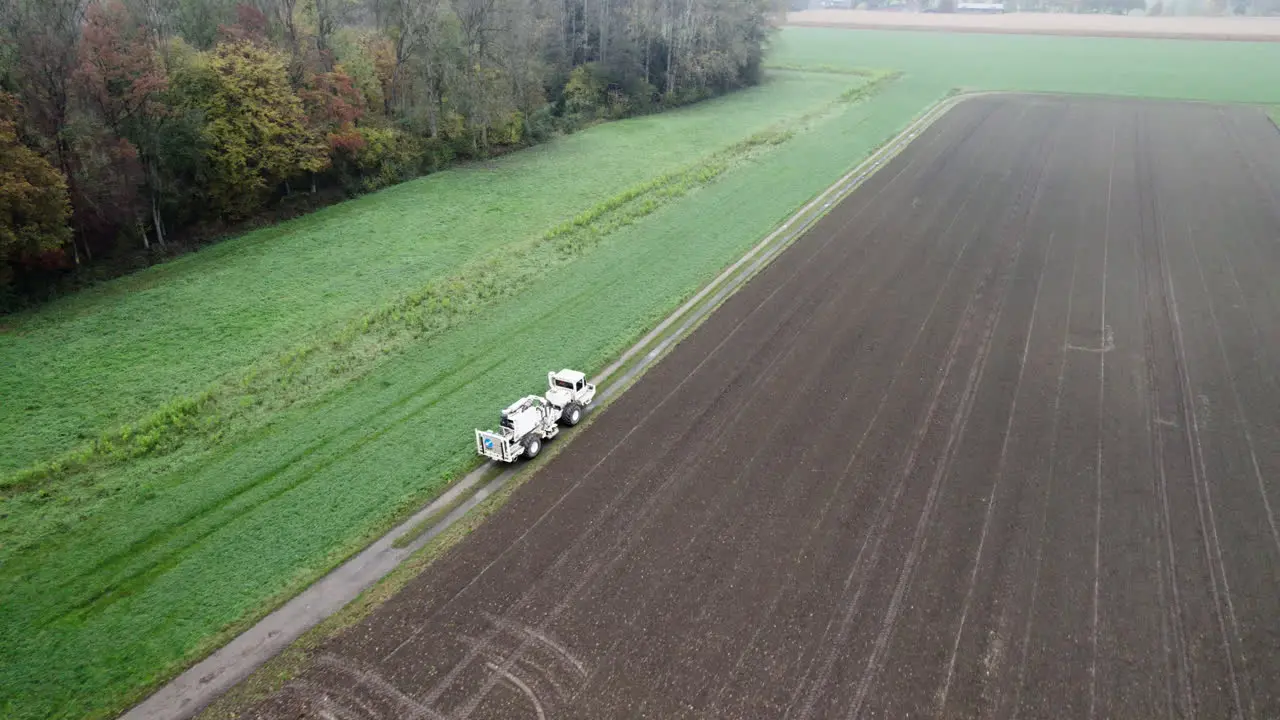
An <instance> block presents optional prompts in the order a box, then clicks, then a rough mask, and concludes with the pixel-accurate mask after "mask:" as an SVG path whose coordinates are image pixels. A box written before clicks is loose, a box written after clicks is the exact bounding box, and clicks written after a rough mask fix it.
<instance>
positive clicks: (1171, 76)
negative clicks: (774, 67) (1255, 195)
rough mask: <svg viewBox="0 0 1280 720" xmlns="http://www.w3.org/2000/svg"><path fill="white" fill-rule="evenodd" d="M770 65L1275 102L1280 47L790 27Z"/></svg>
mask: <svg viewBox="0 0 1280 720" xmlns="http://www.w3.org/2000/svg"><path fill="white" fill-rule="evenodd" d="M772 61H773V62H775V63H780V64H784V65H801V66H818V65H833V66H841V67H849V66H854V65H861V66H870V67H889V68H895V69H898V70H903V71H904V72H906V73H907V75H908V77H907V80H908V81H910V82H914V83H930V84H935V85H937V86H941V87H946V88H953V87H963V88H966V89H972V90H1035V91H1041V92H1063V93H1089V94H1106V95H1134V96H1141V97H1154V98H1169V99H1182V100H1210V101H1214V102H1243V103H1258V104H1269V103H1275V102H1276V101H1277V98H1280V82H1277V80H1278V79H1280V64H1277V63H1278V61H1280V43H1261V42H1214V41H1209V40H1156V39H1116V38H1086V37H1060V36H1045V35H979V34H971V33H965V34H958V33H943V32H913V31H883V30H848V29H838V28H788V29H787V30H786V31H785V32H783V33H782V34H781V36H780V38H779V40H778V42H777V43H776V45H775V47H774V50H773V56H772Z"/></svg>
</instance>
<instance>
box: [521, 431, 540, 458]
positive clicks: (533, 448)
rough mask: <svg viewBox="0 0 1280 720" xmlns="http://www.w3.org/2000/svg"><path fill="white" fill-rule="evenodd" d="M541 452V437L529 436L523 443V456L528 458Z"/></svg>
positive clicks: (534, 456)
mask: <svg viewBox="0 0 1280 720" xmlns="http://www.w3.org/2000/svg"><path fill="white" fill-rule="evenodd" d="M540 452H542V439H541V438H538V437H531V438H529V439H528V440H526V441H525V443H524V456H525V457H526V458H529V459H530V460H532V459H534V458H536V457H538V453H540Z"/></svg>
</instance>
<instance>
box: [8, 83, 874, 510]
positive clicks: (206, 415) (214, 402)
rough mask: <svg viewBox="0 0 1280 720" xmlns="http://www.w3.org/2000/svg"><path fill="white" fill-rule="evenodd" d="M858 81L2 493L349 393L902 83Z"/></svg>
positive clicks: (41, 486) (18, 480)
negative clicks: (822, 122) (837, 112)
mask: <svg viewBox="0 0 1280 720" xmlns="http://www.w3.org/2000/svg"><path fill="white" fill-rule="evenodd" d="M851 74H855V75H858V76H861V77H869V78H871V80H870V82H867V83H865V84H861V85H859V86H857V87H854V88H851V89H850V90H848V91H846V92H845V93H843V94H842V95H841V96H840V97H839V98H837V100H836V101H835V102H833V103H831V104H829V105H827V106H825V107H823V108H820V109H819V110H816V111H814V112H811V113H809V114H807V115H805V116H802V117H800V118H798V119H797V120H796V121H793V122H792V123H790V124H787V125H778V126H774V127H771V128H768V129H766V130H763V131H761V132H758V133H755V134H754V135H751V136H750V137H748V138H746V139H745V140H742V141H740V142H738V143H735V144H733V145H730V146H729V147H727V148H724V149H722V150H720V151H718V152H716V153H714V154H712V155H710V156H708V157H707V158H706V159H704V160H703V161H701V162H699V163H696V164H694V165H691V166H689V167H686V168H685V169H683V170H680V171H677V172H673V173H668V174H665V175H662V176H659V177H657V178H655V179H653V180H651V181H648V182H645V183H641V184H638V185H636V186H633V187H631V188H629V189H627V190H626V191H624V192H622V193H620V194H618V195H616V196H614V197H611V198H609V199H608V200H606V201H604V202H601V203H599V204H597V205H595V206H594V207H592V208H591V209H589V210H587V211H586V212H583V213H581V214H580V215H578V216H576V217H574V218H573V219H571V220H569V221H567V222H565V223H562V224H561V225H559V226H557V227H555V228H552V229H551V230H550V231H548V232H547V233H546V234H544V235H543V236H542V237H540V238H538V239H537V240H535V241H533V242H531V243H527V244H525V245H523V246H516V247H513V248H510V249H508V250H505V251H504V252H502V253H501V254H498V255H495V256H492V257H490V258H488V259H486V260H482V261H480V262H476V263H473V264H471V265H470V266H467V267H464V268H463V269H462V270H461V271H460V272H459V273H457V274H455V275H454V276H452V277H449V278H446V279H443V280H441V281H439V282H434V283H430V284H428V285H427V286H426V287H424V288H422V289H421V290H419V291H418V292H415V293H412V294H410V295H407V296H405V297H403V298H401V299H400V300H398V301H397V302H395V303H392V304H389V305H386V306H384V307H382V308H380V309H378V310H376V311H374V312H372V313H369V314H367V315H365V316H363V317H361V318H359V319H357V320H356V321H354V322H351V323H349V324H348V325H347V326H346V327H344V328H343V329H342V330H341V331H340V332H338V333H337V334H335V335H334V336H332V337H330V338H327V339H324V340H320V341H316V342H313V343H310V344H308V345H306V346H303V347H301V348H298V349H297V350H295V351H293V352H290V353H287V354H285V355H283V356H282V357H280V358H278V359H277V360H276V361H273V362H267V363H264V364H262V365H259V366H257V367H255V368H253V369H251V370H250V371H249V372H247V373H246V374H245V375H244V376H242V377H241V378H239V379H238V380H235V381H232V382H224V383H220V384H217V385H214V386H212V387H210V388H208V389H206V390H204V391H203V392H201V393H200V394H198V395H196V396H193V397H187V398H180V399H178V400H175V401H173V402H172V403H169V404H168V405H166V406H165V407H163V408H162V409H161V410H159V411H157V412H155V413H153V414H152V415H151V416H149V417H147V418H146V419H144V420H143V421H141V422H139V423H136V424H133V425H126V426H124V427H122V428H119V429H117V430H115V431H113V432H110V433H106V434H104V435H102V436H101V437H99V438H98V439H96V440H94V441H93V442H91V443H88V444H86V445H84V446H82V447H80V448H78V449H76V450H74V451H72V452H70V453H68V454H66V455H64V456H62V457H60V458H58V459H56V460H53V461H51V462H45V463H40V464H37V465H35V466H32V467H28V468H26V469H23V470H20V471H18V472H15V473H13V474H11V475H9V476H8V477H5V478H3V479H0V493H2V494H3V495H4V496H12V495H14V494H17V493H21V492H28V491H37V492H39V493H42V494H44V495H46V496H48V497H53V496H54V495H55V494H56V492H57V491H56V487H50V486H55V485H56V484H58V483H62V482H70V481H74V480H77V479H78V476H80V475H81V474H83V473H84V472H85V471H87V470H96V469H100V468H106V467H110V466H112V465H116V464H119V463H122V462H127V461H129V460H132V459H135V458H139V457H144V456H151V455H158V454H163V453H166V452H170V451H172V450H174V449H176V448H178V447H180V446H181V445H182V444H183V443H184V442H186V441H188V440H190V439H192V438H200V439H204V440H207V441H210V442H215V443H216V442H220V441H223V440H225V439H227V436H228V435H230V434H233V433H237V432H239V431H243V430H244V429H247V428H250V427H254V426H257V425H259V424H260V423H261V422H262V421H263V420H265V419H266V418H267V417H269V416H270V415H271V414H274V413H276V412H279V411H281V410H283V409H286V408H288V407H291V406H293V405H295V404H297V403H299V402H301V401H305V400H307V399H309V398H312V397H315V396H318V395H321V394H323V393H324V392H326V391H328V390H331V389H333V388H335V387H339V386H341V385H345V384H347V383H349V382H350V381H351V380H353V379H355V378H357V377H360V376H361V375H363V374H365V373H366V372H368V370H369V369H371V368H372V367H374V366H375V365H376V364H377V363H378V361H379V360H381V359H382V358H384V357H386V356H388V355H391V354H393V353H395V352H397V351H399V350H401V349H403V347H404V346H405V345H407V344H409V343H411V342H419V341H421V340H423V339H424V338H430V337H432V336H434V335H438V334H439V333H441V332H443V331H444V330H447V329H448V328H450V327H453V326H455V325H457V324H458V322H460V321H462V320H464V319H466V318H469V317H472V316H474V315H476V314H477V313H478V312H479V311H480V310H481V309H483V308H484V307H487V306H489V305H492V304H493V303H495V302H497V301H499V300H502V299H505V298H509V297H511V296H513V295H515V294H517V293H519V292H521V291H522V290H523V289H524V288H526V287H528V285H529V284H531V283H532V282H534V281H535V280H536V279H537V278H538V276H539V275H541V274H543V273H544V272H545V271H546V270H547V269H549V268H550V267H554V266H557V265H561V264H564V263H567V262H571V261H572V260H574V259H576V258H577V257H579V256H581V255H582V254H584V253H586V252H588V251H589V250H590V249H591V248H593V247H594V246H595V245H596V244H598V243H599V242H600V241H601V240H602V239H603V238H605V237H607V236H608V235H610V234H612V233H613V232H616V231H617V230H619V229H621V228H624V227H626V226H628V225H631V224H633V223H635V222H636V221H638V220H640V219H641V218H643V217H645V216H646V215H649V214H651V213H653V212H655V211H656V210H658V209H659V208H661V207H663V206H665V205H667V204H669V203H671V202H672V201H674V200H676V199H678V198H680V197H683V196H685V195H687V194H689V193H690V192H693V191H694V190H696V189H697V188H699V187H701V186H704V185H707V184H709V183H711V182H714V181H715V180H716V178H718V177H720V176H721V175H723V174H724V173H725V172H727V171H728V170H730V169H731V168H732V167H734V166H736V165H738V164H741V163H743V162H746V161H749V160H750V159H751V158H752V157H754V156H756V155H758V154H759V153H761V152H765V151H767V150H768V149H770V148H771V147H773V146H776V145H779V144H781V143H783V142H786V141H787V140H788V139H790V138H791V137H792V135H793V134H794V133H795V132H796V126H800V125H803V124H807V123H809V122H812V121H814V120H816V119H818V118H820V117H822V116H824V115H826V114H828V113H830V112H832V111H833V110H834V109H835V108H836V107H837V106H840V105H845V104H849V103H855V102H863V101H865V100H867V99H869V98H870V97H872V96H874V95H875V94H876V93H877V92H879V91H881V90H882V89H883V88H884V87H885V85H887V84H888V83H890V82H892V81H893V80H894V79H896V78H897V77H898V74H896V73H889V72H881V71H860V72H858V73H851Z"/></svg>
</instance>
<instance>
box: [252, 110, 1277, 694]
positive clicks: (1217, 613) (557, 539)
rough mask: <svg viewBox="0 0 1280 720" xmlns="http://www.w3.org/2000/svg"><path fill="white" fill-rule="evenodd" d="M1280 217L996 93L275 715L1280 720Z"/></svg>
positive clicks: (1155, 146)
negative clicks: (1185, 719)
mask: <svg viewBox="0 0 1280 720" xmlns="http://www.w3.org/2000/svg"><path fill="white" fill-rule="evenodd" d="M1278 192H1280V134H1277V132H1276V129H1275V128H1274V127H1273V126H1272V125H1271V124H1270V123H1269V121H1267V120H1266V119H1265V117H1264V116H1262V115H1261V114H1259V113H1257V112H1254V111H1251V110H1244V109H1222V108H1217V107H1213V106H1208V105H1189V104H1181V105H1179V104H1158V103H1146V102H1137V101H1102V100H1084V99H1073V100H1066V99H1058V98H1047V97H1036V98H1029V97H1005V96H992V97H982V98H976V99H972V100H969V101H966V102H963V103H961V104H960V105H958V106H957V107H956V108H955V109H954V110H953V111H951V113H949V114H948V115H947V116H946V117H944V118H943V119H942V120H941V121H939V122H938V123H937V124H935V125H934V126H933V127H932V128H931V129H930V130H929V131H928V132H926V133H925V134H924V135H923V136H922V137H921V138H920V139H918V140H917V141H916V142H915V143H913V144H912V145H911V146H910V147H909V148H908V149H907V150H906V151H905V152H904V153H902V154H901V155H899V156H898V157H897V158H896V159H895V160H894V161H893V162H892V163H890V164H889V165H888V166H887V167H886V168H885V169H883V170H882V171H881V172H880V173H878V174H877V175H876V176H875V177H874V178H872V179H871V180H870V181H868V183H867V184H866V185H865V186H863V188H862V189H860V190H859V191H858V192H856V193H854V195H852V196H851V197H850V198H849V199H848V200H846V201H845V202H844V203H843V204H841V205H840V206H839V207H837V208H835V209H834V211H833V212H832V213H831V214H830V215H828V216H827V217H826V218H825V219H824V220H823V221H821V222H820V223H819V225H818V226H817V227H816V228H815V229H814V230H812V231H811V232H810V233H809V234H807V235H806V236H805V237H804V238H802V239H801V240H800V241H798V242H797V243H796V245H794V246H793V247H792V248H791V249H790V250H788V251H787V252H786V253H784V254H783V255H782V256H781V257H780V258H779V259H778V260H776V261H775V262H774V263H773V264H772V265H771V266H770V267H769V268H768V269H767V270H766V271H765V272H763V273H762V274H761V275H760V276H759V277H757V278H756V279H755V280H754V281H753V282H752V283H750V284H749V285H748V286H747V287H746V288H744V289H743V290H742V291H741V292H739V293H738V294H737V295H735V296H733V297H732V298H731V299H730V300H729V301H728V302H727V303H726V304H725V306H724V307H722V308H721V309H720V310H719V311H718V312H716V313H715V314H714V315H713V316H711V317H710V318H709V319H708V321H707V322H706V323H705V324H704V325H703V326H702V327H701V328H700V329H699V330H697V331H696V332H695V333H694V334H693V335H692V336H691V337H690V338H688V339H687V340H686V341H685V342H683V343H681V344H680V345H679V346H678V347H677V348H676V349H675V350H674V351H673V353H672V354H671V355H670V356H669V357H668V358H667V359H665V360H664V361H663V362H661V363H659V364H658V365H657V366H655V367H654V368H653V369H652V370H650V371H649V373H648V374H647V375H646V376H645V377H644V378H643V379H642V380H641V381H640V382H639V383H638V384H637V385H636V386H635V387H634V388H632V389H631V390H629V391H628V392H626V393H625V394H624V395H623V396H622V397H621V398H619V399H618V400H617V402H616V403H615V404H614V405H612V406H611V407H610V408H609V409H608V410H607V411H606V412H604V413H603V414H602V415H601V416H600V417H599V418H597V420H596V422H595V424H593V425H592V426H591V427H589V428H587V430H586V432H584V433H583V434H581V435H580V436H579V437H578V438H577V439H576V440H575V441H574V442H573V443H572V444H571V445H569V446H567V447H566V448H565V451H564V452H563V454H562V455H560V457H558V458H556V459H555V460H554V461H553V462H552V463H550V464H549V465H548V466H547V467H546V468H545V469H544V470H543V471H542V472H541V473H540V474H539V475H538V476H537V477H536V478H534V479H533V480H532V481H530V482H529V483H528V484H526V485H525V486H523V487H522V488H521V489H520V491H519V492H518V493H517V494H516V496H515V497H514V498H513V499H512V500H511V501H510V502H509V503H508V504H507V505H506V506H505V507H504V508H503V509H502V511H501V512H499V513H498V514H497V515H495V516H494V517H493V518H491V519H490V520H489V521H488V522H487V523H486V524H485V525H483V526H482V527H481V529H480V530H479V531H477V532H476V533H475V534H474V535H473V536H472V537H471V538H469V539H468V540H467V541H465V542H464V543H462V544H461V545H459V546H458V547H456V548H455V549H454V550H453V551H452V552H450V553H449V554H448V555H447V556H446V557H445V558H443V559H442V560H440V561H439V562H438V563H437V564H436V565H435V566H433V567H432V569H431V570H430V571H429V572H427V573H425V574H424V575H422V576H421V577H419V578H418V579H417V580H416V581H414V582H413V583H412V584H411V585H410V586H409V587H408V588H407V589H406V590H405V591H404V592H402V593H401V594H400V595H398V596H397V597H395V598H394V599H392V600H391V601H389V602H388V603H387V604H385V605H384V606H383V607H382V608H380V609H379V610H378V611H377V612H376V613H375V614H374V615H373V616H371V617H370V618H369V619H367V620H366V621H365V622H363V623H362V624H360V625H357V626H356V627H354V628H352V629H351V630H350V631H348V632H347V633H346V634H344V635H341V636H339V637H338V638H336V639H334V640H333V641H332V642H331V643H330V644H329V645H328V646H327V647H325V648H324V649H323V653H322V654H321V656H320V657H319V659H318V661H317V662H316V664H315V666H314V667H312V668H311V669H309V670H307V671H306V672H305V673H303V675H302V676H301V677H300V678H299V679H297V680H295V681H293V682H291V683H290V684H289V685H287V686H286V687H285V689H283V690H282V691H280V692H279V693H278V694H277V695H275V696H274V697H272V698H270V699H268V700H267V701H265V702H263V703H262V704H261V705H259V706H258V707H257V708H255V709H254V711H253V715H254V716H255V717H263V718H296V717H326V718H404V717H418V718H520V717H528V718H612V717H655V718H671V717H732V718H780V717H790V718H817V717H895V718H896V717H918V716H945V717H970V716H984V717H1001V718H1003V717H1011V716H1014V715H1017V716H1019V717H1023V718H1036V717H1086V716H1087V717H1129V718H1150V717H1182V716H1192V715H1198V716H1200V717H1206V718H1226V717H1232V716H1243V717H1258V718H1262V717H1276V716H1277V715H1280V653H1278V652H1277V651H1276V647H1277V645H1278V643H1280V620H1278V619H1277V618H1280V532H1278V530H1277V514H1276V510H1277V509H1280V487H1277V480H1276V478H1280V409H1278V408H1280V378H1278V377H1277V372H1276V368H1278V367H1280V285H1278V284H1277V283H1276V282H1275V281H1274V278H1275V277H1276V276H1277V272H1280V244H1278V241H1277V238H1280V205H1278V204H1277V193H1278Z"/></svg>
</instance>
